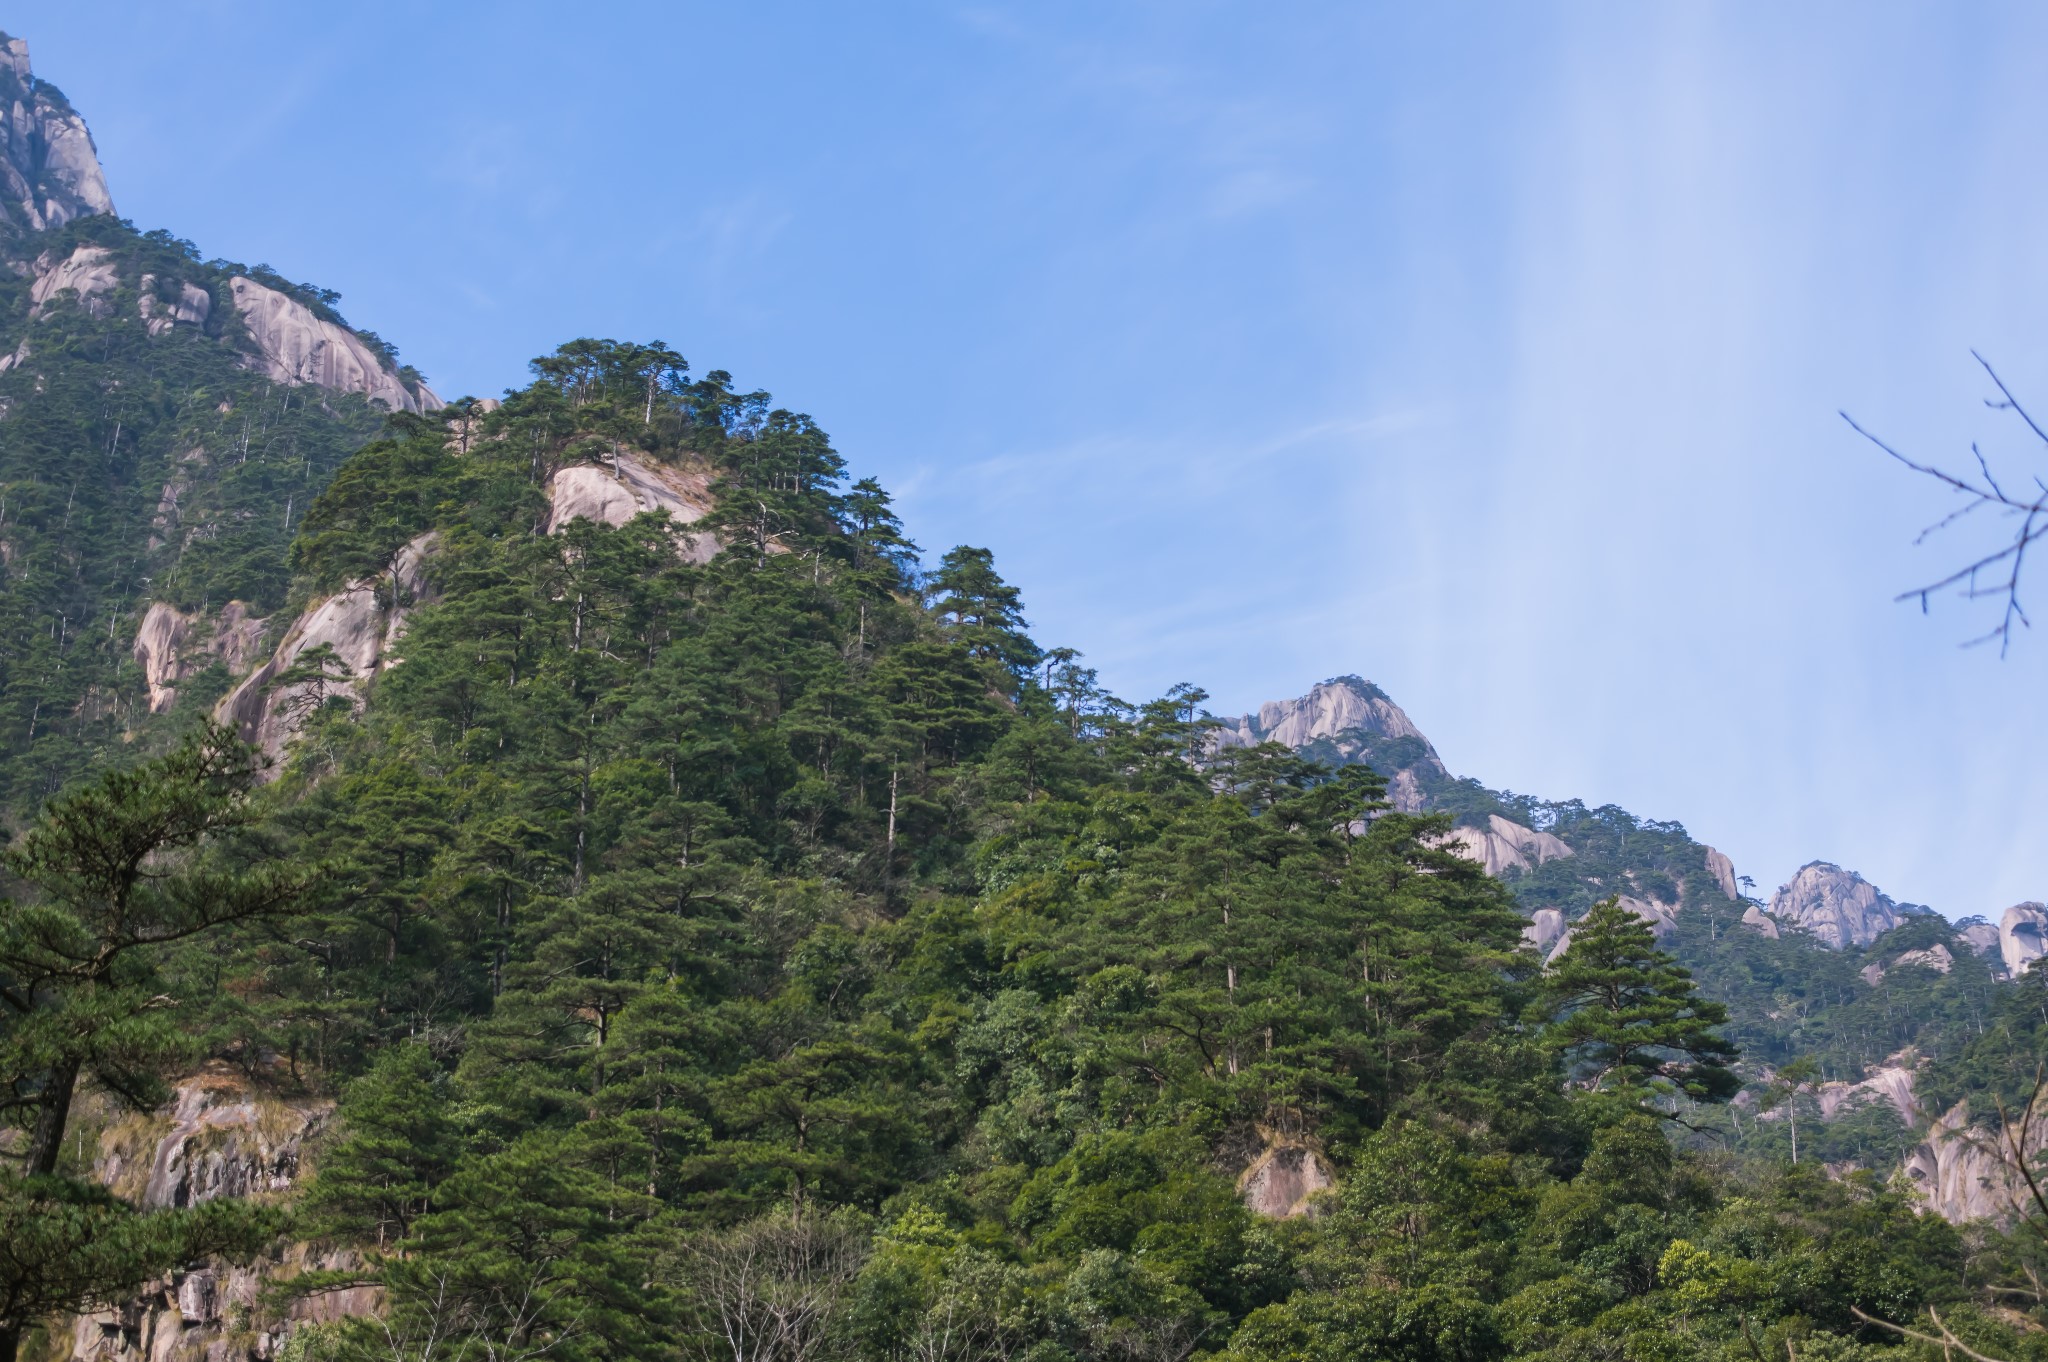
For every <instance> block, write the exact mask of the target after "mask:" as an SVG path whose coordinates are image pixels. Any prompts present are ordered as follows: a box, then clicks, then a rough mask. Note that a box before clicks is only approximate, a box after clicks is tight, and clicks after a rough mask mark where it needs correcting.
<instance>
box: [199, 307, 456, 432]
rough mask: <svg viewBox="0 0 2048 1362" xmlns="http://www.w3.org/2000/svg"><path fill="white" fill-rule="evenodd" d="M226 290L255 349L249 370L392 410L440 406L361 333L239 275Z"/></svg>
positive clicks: (422, 387) (422, 409) (420, 409)
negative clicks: (389, 366) (355, 395)
mask: <svg viewBox="0 0 2048 1362" xmlns="http://www.w3.org/2000/svg"><path fill="white" fill-rule="evenodd" d="M228 292H229V293H230V294H231V295H232V296H233V298H234V304H235V311H236V312H237V313H238V314H239V315H240V316H241V319H242V324H243V325H244V326H246V327H247V328H248V330H249V339H250V340H251V341H253V342H254V343H255V345H256V353H255V354H253V355H251V356H249V367H251V368H252V369H257V370H260V371H261V372H263V373H266V374H268V375H269V376H270V377H272V378H274V379H276V380H277V381H278V382H279V383H289V384H293V385H298V384H303V383H311V384H316V385H318V386H319V387H322V388H329V389H332V390H333V391H335V392H339V393H362V394H363V395H364V396H366V397H368V398H369V399H370V400H371V401H372V402H377V403H381V404H382V405H384V406H385V407H387V408H388V409H390V410H392V411H410V412H421V411H429V410H436V409H438V408H440V407H441V406H442V405H443V403H442V401H441V399H440V398H439V397H438V396H437V395H435V393H434V392H433V390H431V389H430V388H428V387H427V386H426V385H425V384H420V385H418V386H417V387H416V388H415V387H408V386H407V385H406V383H405V381H404V380H403V379H401V378H399V376H398V375H397V374H395V373H393V372H391V370H389V369H387V368H386V367H385V366H384V360H383V357H382V356H380V355H378V353H377V352H376V351H374V350H372V349H371V348H370V347H369V345H368V344H367V343H365V342H364V340H363V338H362V337H360V336H358V335H357V334H356V333H355V332H353V331H351V330H349V329H348V328H347V327H345V326H342V325H339V324H338V323H335V322H330V321H328V320H327V319H326V318H324V317H320V316H316V315H314V313H313V310H312V309H311V308H309V307H307V306H306V305H305V304H304V303H302V302H300V301H299V300H298V299H296V298H294V297H292V296H291V295H289V294H286V293H280V292H279V291H278V290H276V289H274V288H270V287H269V286H267V285H264V284H259V283H257V282H256V281H255V280H254V279H250V278H247V277H246V276H244V275H239V274H238V275H236V276H234V277H233V278H232V279H230V280H228Z"/></svg>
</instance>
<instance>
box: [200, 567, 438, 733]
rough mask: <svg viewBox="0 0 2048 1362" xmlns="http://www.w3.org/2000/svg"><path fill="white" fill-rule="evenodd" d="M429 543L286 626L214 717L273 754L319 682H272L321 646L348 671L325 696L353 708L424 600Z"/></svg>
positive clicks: (308, 706) (299, 720)
mask: <svg viewBox="0 0 2048 1362" xmlns="http://www.w3.org/2000/svg"><path fill="white" fill-rule="evenodd" d="M433 541H434V536H433V534H432V533H431V532H429V533H427V534H423V535H421V536H420V537H419V538H417V539H415V540H413V541H412V542H411V543H410V544H407V545H406V546H405V548H404V549H402V550H400V551H399V554H398V556H397V558H396V559H394V560H393V562H392V565H391V568H390V570H389V571H388V572H385V573H382V574H380V575H378V576H376V577H368V578H364V579H362V580H361V581H356V582H351V583H349V585H348V586H347V587H345V588H344V589H342V590H340V591H337V592H336V593H335V594H333V595H332V596H329V597H327V598H326V599H325V600H322V601H319V602H317V603H315V604H314V605H312V606H311V607H310V608H309V609H307V611H306V612H305V613H304V614H302V615H300V616H299V618H298V619H297V620H296V621H294V622H293V624H292V627H291V629H290V630H289V631H288V632H287V633H286V634H285V636H284V638H283V639H282V640H281V641H280V642H279V643H278V645H277V651H276V652H275V653H273V654H272V655H271V657H270V660H269V661H268V662H265V663H264V664H263V665H262V666H260V667H258V668H257V669H256V670H255V671H253V672H251V673H249V675H248V676H247V677H245V678H243V680H242V683H241V684H240V685H238V686H236V687H235V688H234V689H233V690H232V691H229V692H228V694H227V695H226V696H225V697H223V698H222V700H221V702H220V705H219V707H218V708H217V709H216V710H215V711H214V714H215V717H216V718H218V719H219V720H220V721H221V722H222V723H227V724H232V725H234V726H235V728H236V729H237V730H238V731H239V732H240V733H241V735H242V737H243V738H244V739H246V740H247V741H249V742H253V743H255V744H256V745H257V746H259V747H261V748H262V749H263V750H264V751H265V752H267V753H269V754H270V755H271V756H272V757H276V756H279V755H281V754H282V753H283V751H284V747H285V744H286V743H288V742H290V741H291V739H292V738H293V737H295V736H296V735H297V734H298V731H299V729H300V728H302V727H303V726H304V725H305V721H306V718H307V716H308V715H309V714H310V713H311V712H312V709H313V707H314V702H315V701H317V700H319V699H320V698H322V697H321V696H320V695H319V694H317V693H316V689H317V688H319V687H320V685H321V683H316V682H312V681H305V682H300V683H297V684H293V685H288V686H276V685H273V684H272V683H273V682H275V681H276V680H277V678H279V677H281V676H283V675H284V674H285V672H286V671H287V670H289V669H290V667H291V666H292V664H293V663H294V662H297V661H298V660H299V657H300V655H301V654H303V653H306V652H309V651H311V650H312V649H315V648H318V647H321V646H323V645H325V646H327V647H331V648H332V649H333V650H334V656H335V658H336V659H337V660H338V661H339V662H340V664H341V665H342V666H344V667H346V668H347V669H348V676H347V679H346V680H345V681H343V682H341V684H340V685H339V686H335V687H331V688H329V694H338V695H345V696H347V697H348V699H349V701H350V702H351V703H352V704H361V703H362V700H363V696H364V693H365V692H366V691H367V689H368V687H369V684H370V682H371V681H372V680H373V679H374V678H375V676H376V674H377V673H378V671H380V670H381V669H382V668H384V667H389V666H391V665H392V664H393V662H394V660H395V659H393V658H392V657H391V656H390V653H391V649H392V647H393V645H395V644H396V643H397V642H398V640H399V639H400V638H401V637H402V636H403V635H404V633H405V622H406V616H407V613H408V612H409V611H410V610H411V608H412V607H413V606H414V605H416V604H418V603H419V602H421V601H423V600H426V599H429V598H430V597H429V589H428V584H427V580H426V576H425V573H424V570H423V569H424V565H425V563H426V560H427V557H428V554H429V553H430V552H431V551H432V548H433Z"/></svg>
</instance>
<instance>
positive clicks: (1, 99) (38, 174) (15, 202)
mask: <svg viewBox="0 0 2048 1362" xmlns="http://www.w3.org/2000/svg"><path fill="white" fill-rule="evenodd" d="M113 211H114V200H113V197H112V196H111V195H110V194H108V193H107V177H106V173H105V172H104V171H102V170H101V169H100V158H99V152H98V149H97V148H95V147H94V146H93V141H92V133H91V132H90V131H88V130H87V128H86V126H85V120H84V119H83V118H81V117H79V116H78V113H77V112H76V111H75V110H74V109H73V108H72V107H71V104H70V102H69V101H68V100H66V99H65V98H64V95H63V92H62V91H60V90H58V89H57V87H56V86H54V85H52V84H50V83H49V82H48V81H45V80H38V79H36V76H35V72H34V71H33V70H32V69H31V68H30V66H29V59H28V44H27V43H26V42H25V41H23V40H22V39H20V38H15V37H10V36H9V35H7V34H5V33H0V217H4V218H5V220H6V222H7V224H8V225H9V226H11V227H13V228H15V229H16V230H17V231H26V232H40V231H43V230H44V229H45V228H50V227H62V226H63V225H64V224H65V223H67V222H70V221H71V220H72V219H73V218H81V217H90V216H91V215H93V214H95V213H112V212H113Z"/></svg>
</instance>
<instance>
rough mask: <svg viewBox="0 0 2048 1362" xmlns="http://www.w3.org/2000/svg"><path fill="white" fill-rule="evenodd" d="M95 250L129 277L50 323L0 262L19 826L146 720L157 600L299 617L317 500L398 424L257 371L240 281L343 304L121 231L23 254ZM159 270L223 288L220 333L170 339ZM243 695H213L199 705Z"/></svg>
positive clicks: (47, 243) (1, 512)
mask: <svg viewBox="0 0 2048 1362" xmlns="http://www.w3.org/2000/svg"><path fill="white" fill-rule="evenodd" d="M81 245H95V246H98V247H101V248H103V249H105V250H106V251H108V252H109V253H110V256H109V261H110V264H111V265H112V267H113V268H114V269H115V270H116V271H117V272H118V274H119V277H120V280H121V283H120V286H119V287H117V288H115V289H114V290H112V291H111V292H109V293H106V294H103V295H100V296H99V297H97V298H95V299H93V300H91V306H90V308H88V307H85V306H81V305H80V304H79V300H77V299H76V298H74V297H72V296H71V295H68V294H59V295H57V296H56V297H54V298H52V299H50V300H48V301H46V302H45V303H44V305H43V306H42V308H41V310H40V314H39V315H37V316H35V317H34V318H33V319H31V316H30V311H31V305H30V298H29V290H30V285H31V283H32V281H33V278H34V271H33V269H32V268H31V267H30V265H29V264H27V263H24V264H23V265H22V267H21V269H22V270H23V271H26V273H23V274H18V273H17V271H15V270H0V350H4V351H5V352H7V353H8V354H10V355H11V356H12V357H13V360H14V362H12V363H10V364H9V365H8V366H7V367H6V368H5V370H4V371H0V815H6V816H9V817H10V818H12V819H18V818H20V817H21V816H24V815H26V814H29V813H31V812H33V809H34V807H35V805H36V804H37V803H39V802H40V801H41V800H43V799H45V798H47V797H48V796H49V795H51V794H53V793H54V792H55V791H56V790H57V788H58V787H59V786H60V785H61V784H63V783H64V782H65V781H67V780H70V779H73V778H75V777H76V776H77V775H79V774H80V773H81V772H83V771H86V770H90V769H92V768H93V767H95V766H96V765H97V764H98V763H100V762H101V761H103V760H105V759H106V758H107V757H108V756H109V754H110V753H118V752H120V751H121V744H122V740H123V738H124V735H128V734H131V733H133V732H134V731H135V730H136V729H137V728H138V727H140V726H143V725H144V724H145V722H146V720H147V718H148V712H147V707H146V704H144V703H143V699H142V696H143V688H142V685H141V679H140V676H139V674H138V669H137V667H136V665H135V662H134V659H133V657H132V652H131V650H132V648H133V646H134V641H135V632H136V625H137V623H138V621H139V620H140V618H141V616H142V613H143V611H144V610H146V609H147V608H148V606H149V603H150V602H151V601H152V600H162V601H168V602H170V603H171V604H173V605H176V606H178V607H179V608H180V609H183V610H187V611H202V612H204V611H209V610H217V609H218V608H219V607H221V606H223V605H225V604H226V603H227V602H228V601H230V600H239V601H242V602H244V603H245V604H246V605H247V607H248V609H249V611H250V613H252V614H255V615H266V614H269V613H271V612H273V611H276V610H278V609H280V608H282V607H283V606H284V605H285V603H286V602H285V595H286V591H287V589H288V586H289V583H290V573H289V570H288V568H287V566H286V561H285V550H286V546H287V545H288V544H290V542H291V541H292V538H293V535H294V534H295V532H296V531H297V529H298V527H299V522H300V520H302V519H303V517H304V515H305V512H306V508H307V506H308V504H309V503H310V502H311V501H312V500H313V498H314V497H315V496H317V495H318V494H319V492H320V491H321V490H322V489H323V488H324V487H325V486H326V484H327V480H328V479H329V478H330V477H332V476H333V474H334V471H335V469H337V468H338V467H340V466H341V463H342V461H343V460H344V459H346V458H347V457H348V455H349V454H351V453H352V452H353V451H355V450H356V449H357V448H359V447H360V446H361V445H362V444H363V442H364V441H365V440H367V439H368V438H369V437H370V436H371V435H372V434H374V433H375V432H376V431H377V429H378V428H379V427H380V426H381V425H382V423H383V414H382V412H381V410H380V409H376V408H372V407H371V406H369V405H368V404H367V403H366V402H365V401H364V399H363V398H361V397H360V396H351V397H342V396H339V395H336V394H333V393H323V392H322V391H321V390H319V389H317V388H286V387H279V386H277V385H274V384H272V383H270V382H269V381H268V380H266V379H265V378H263V377H262V376H261V375H259V374H256V373H252V372H250V371H249V370H248V369H247V368H246V367H245V366H244V365H243V364H242V362H241V360H242V356H243V354H244V348H243V347H242V346H241V345H240V343H239V338H240V336H241V323H240V321H239V319H238V318H237V316H236V314H235V309H234V307H233V305H232V303H231V302H230V300H229V297H228V290H227V287H226V280H227V278H228V277H229V276H230V275H231V274H233V273H238V272H246V273H251V274H254V275H255V276H257V277H259V278H262V279H263V280H265V281H266V282H268V283H271V284H273V285H276V286H279V287H282V288H285V289H286V290H287V291H290V292H292V293H293V294H294V295H295V296H297V297H299V298H300V300H301V301H303V302H305V303H307V304H308V305H309V306H312V307H314V308H315V309H316V310H318V311H321V312H323V313H325V314H327V315H329V316H330V317H331V316H332V308H331V306H330V304H331V302H332V295H327V296H326V297H325V298H324V299H323V298H322V297H321V296H318V295H316V294H314V293H312V292H310V291H308V290H306V289H305V288H303V287H300V286H292V285H288V284H286V283H285V282H284V281H283V280H281V279H278V278H276V277H275V276H274V275H272V274H270V273H268V272H267V271H264V270H262V269H261V268H260V267H259V268H257V269H255V270H245V269H244V267H241V266H237V265H232V264H230V263H228V262H225V261H217V260H216V261H202V260H201V259H200V258H199V256H198V253H197V252H196V251H195V250H194V249H193V248H192V247H191V245H190V244H189V243H186V242H183V241H178V240H176V239H174V238H172V237H170V236H168V235H166V234H164V233H161V232H153V233H149V234H147V235H144V234H140V233H137V232H136V231H134V230H133V229H132V228H130V227H129V226H128V225H127V224H126V223H123V222H119V221H116V220H114V219H110V218H101V217H90V218H82V219H80V220H78V221H77V222H74V223H72V224H71V225H70V226H68V227H66V228H64V229H62V230H60V231H55V232H48V233H43V234H40V235H37V236H35V237H32V238H30V239H28V240H27V241H25V242H20V243H16V244H15V249H17V250H19V251H21V252H22V253H23V255H24V260H25V261H30V262H32V261H33V260H35V259H36V258H38V257H40V256H44V255H47V257H48V258H49V259H50V260H53V261H56V260H63V259H65V258H67V257H68V256H70V254H71V253H72V251H73V250H75V249H76V248H77V247H79V246H81ZM144 276H154V277H155V279H156V280H157V281H158V285H157V287H158V289H159V291H160V292H161V293H162V294H163V295H164V296H169V297H175V296H177V291H178V287H179V285H180V284H185V283H189V284H191V285H193V286H194V287H196V288H199V289H202V290H205V291H206V292H207V293H208V294H209V295H210V296H211V297H212V299H213V303H212V309H211V313H210V316H209V319H208V321H207V323H206V325H205V326H204V327H203V328H202V327H197V326H192V325H178V326H174V327H171V328H170V329H169V330H166V331H162V332H161V334H157V335H151V334H150V333H149V330H148V327H147V326H146V324H145V321H144V318H143V317H142V315H141V313H140V311H139V302H140V289H139V284H140V281H141V280H142V279H143V277H144ZM196 641H203V629H202V637H201V639H199V640H196ZM225 684H226V676H225V673H222V674H221V675H220V676H218V677H215V678H212V679H211V680H210V681H201V682H199V683H197V684H195V685H194V686H193V687H191V688H190V690H191V695H190V699H191V702H192V705H193V707H194V708H195V709H196V708H201V707H203V705H204V704H205V703H206V702H208V701H210V700H211V699H212V698H214V697H215V696H216V695H217V694H218V693H219V691H220V690H221V689H222V688H223V687H224V686H225Z"/></svg>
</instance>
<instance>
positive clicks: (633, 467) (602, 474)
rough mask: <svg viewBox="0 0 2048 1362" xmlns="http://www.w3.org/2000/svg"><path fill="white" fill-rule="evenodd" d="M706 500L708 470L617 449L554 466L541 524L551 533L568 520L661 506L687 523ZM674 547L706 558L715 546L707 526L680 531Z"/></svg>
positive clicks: (616, 521) (702, 512) (620, 520)
mask: <svg viewBox="0 0 2048 1362" xmlns="http://www.w3.org/2000/svg"><path fill="white" fill-rule="evenodd" d="M711 503H712V498H711V474H710V472H709V471H708V470H706V469H702V468H678V467H676V466H674V465H671V464H665V463H661V462H658V461H656V460H654V459H651V458H647V457H643V456H642V455H640V454H639V453H636V452H634V451H632V450H621V451H619V452H618V453H617V454H615V455H613V456H612V457H610V458H609V459H607V460H606V461H605V462H604V463H603V464H601V465H600V464H575V465H572V466H570V467H568V468H563V469H559V470H557V471H556V473H555V475H554V476H553V477H552V478H551V479H549V481H548V518H547V522H546V524H545V525H544V526H543V529H544V530H545V531H546V532H547V533H549V534H554V533H557V532H559V531H560V530H561V529H562V527H563V526H565V525H567V524H568V523H569V522H570V521H572V520H594V521H596V522H597V523H598V524H600V525H623V524H625V523H626V522H627V521H629V520H631V519H632V518H633V517H634V516H636V515H639V514H641V513H642V512H646V511H666V512H668V517H669V519H670V520H673V521H675V522H676V523H677V524H679V525H690V524H694V523H696V522H697V521H699V520H702V519H703V518H704V517H705V516H706V515H707V514H709V513H710V510H711ZM677 549H678V552H680V553H681V554H682V555H683V557H684V558H686V559H688V560H689V561H690V562H693V563H705V562H709V561H710V560H711V557H712V555H714V554H715V553H717V552H718V538H717V536H715V535H713V534H711V533H710V532H708V531H706V532H703V533H699V534H691V535H684V536H682V537H681V538H680V539H679V540H678V541H677Z"/></svg>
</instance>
